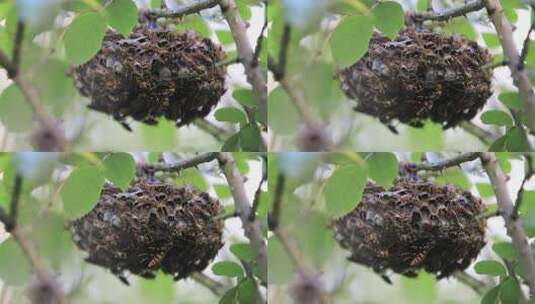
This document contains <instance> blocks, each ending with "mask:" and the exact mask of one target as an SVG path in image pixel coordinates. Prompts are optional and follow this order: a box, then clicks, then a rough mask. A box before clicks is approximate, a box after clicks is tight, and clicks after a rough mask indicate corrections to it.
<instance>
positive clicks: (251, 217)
mask: <svg viewBox="0 0 535 304" xmlns="http://www.w3.org/2000/svg"><path fill="white" fill-rule="evenodd" d="M267 162H268V160H267V157H266V156H264V157H263V168H262V178H261V179H260V182H259V183H258V187H257V188H256V191H255V194H254V199H253V207H252V208H251V214H249V220H250V221H254V220H255V219H256V212H257V210H258V206H260V198H261V197H262V185H263V184H264V183H265V182H266V180H267Z"/></svg>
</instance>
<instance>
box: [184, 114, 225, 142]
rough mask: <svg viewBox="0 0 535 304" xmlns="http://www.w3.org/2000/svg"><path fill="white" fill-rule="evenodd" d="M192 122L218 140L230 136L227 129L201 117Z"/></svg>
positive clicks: (220, 140)
mask: <svg viewBox="0 0 535 304" xmlns="http://www.w3.org/2000/svg"><path fill="white" fill-rule="evenodd" d="M193 124H195V126H196V127H197V128H199V129H201V130H203V131H204V132H206V133H208V134H210V135H212V137H213V138H215V139H216V140H217V141H219V142H222V141H224V140H225V139H227V138H228V137H230V133H229V132H227V130H225V129H223V128H221V127H219V126H216V125H215V124H213V123H211V122H209V121H208V120H206V119H203V118H199V119H196V120H195V121H194V122H193Z"/></svg>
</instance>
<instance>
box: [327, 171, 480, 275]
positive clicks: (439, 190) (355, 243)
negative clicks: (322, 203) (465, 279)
mask: <svg viewBox="0 0 535 304" xmlns="http://www.w3.org/2000/svg"><path fill="white" fill-rule="evenodd" d="M482 211H483V206H482V203H481V200H480V199H478V198H476V197H474V196H473V195H472V194H471V193H470V192H467V191H463V190H460V189H458V188H456V187H455V186H452V185H447V186H439V185H435V184H433V183H432V182H430V181H427V180H424V179H417V180H413V179H411V178H409V177H400V178H399V179H398V180H397V181H396V182H395V184H394V185H393V187H392V188H391V189H388V190H386V189H384V188H383V187H381V186H378V185H375V184H373V183H368V184H367V185H366V188H365V191H364V195H363V197H362V200H361V201H360V204H359V205H358V206H357V207H356V208H355V209H354V210H353V211H351V212H350V213H349V214H347V215H345V216H343V217H342V218H339V219H337V220H335V221H334V222H333V229H334V232H335V238H336V240H337V241H338V243H339V244H340V245H341V247H343V248H344V249H347V250H349V251H350V252H351V256H350V257H349V258H348V259H349V260H350V261H353V262H355V263H359V264H362V265H365V266H368V267H371V268H372V269H373V270H374V271H376V272H378V273H380V274H382V275H384V274H385V272H386V271H387V270H392V271H394V272H396V273H399V274H402V275H405V276H408V277H414V276H417V272H418V271H419V270H420V269H423V270H425V271H427V272H430V273H434V274H435V275H436V276H437V278H438V279H440V278H444V277H448V276H450V275H451V274H453V273H454V272H455V271H459V270H464V269H466V268H467V267H468V266H469V265H470V263H471V262H472V260H473V259H475V258H476V257H477V255H478V254H479V251H480V250H481V248H483V246H484V245H485V225H486V221H485V219H484V218H483V217H481V213H482ZM383 277H384V278H386V276H383Z"/></svg>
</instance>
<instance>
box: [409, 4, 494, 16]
mask: <svg viewBox="0 0 535 304" xmlns="http://www.w3.org/2000/svg"><path fill="white" fill-rule="evenodd" d="M484 7H485V4H484V3H483V1H482V0H475V1H472V2H470V3H467V4H465V5H463V6H460V7H456V8H452V9H450V10H446V11H444V12H441V13H435V12H425V13H418V14H414V15H413V16H414V18H417V19H421V20H433V21H448V20H449V19H451V18H454V17H459V16H464V15H466V14H468V13H471V12H475V11H479V10H480V9H483V8H484Z"/></svg>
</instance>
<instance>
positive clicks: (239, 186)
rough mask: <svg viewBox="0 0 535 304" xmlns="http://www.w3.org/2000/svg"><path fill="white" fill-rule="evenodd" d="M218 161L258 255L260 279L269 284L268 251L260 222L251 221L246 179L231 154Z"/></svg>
mask: <svg viewBox="0 0 535 304" xmlns="http://www.w3.org/2000/svg"><path fill="white" fill-rule="evenodd" d="M218 160H219V164H220V167H221V169H222V170H223V174H224V175H225V177H226V179H227V183H228V184H229V186H230V191H231V193H232V197H233V198H234V206H235V208H236V211H237V212H239V214H240V219H241V222H242V227H243V230H244V231H245V236H247V238H248V239H249V241H250V244H251V248H253V250H254V251H255V253H256V261H257V265H258V277H259V278H260V280H262V282H264V283H265V282H267V250H266V243H265V241H264V237H263V236H262V230H261V229H260V223H259V222H258V220H254V221H250V220H249V214H251V203H250V200H249V198H248V197H247V194H246V192H245V187H244V184H243V181H244V178H243V176H242V175H241V173H240V171H239V170H238V168H237V167H236V163H235V161H234V158H233V157H232V154H231V153H227V152H221V153H219V155H218Z"/></svg>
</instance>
